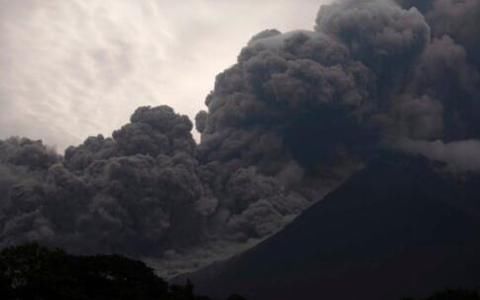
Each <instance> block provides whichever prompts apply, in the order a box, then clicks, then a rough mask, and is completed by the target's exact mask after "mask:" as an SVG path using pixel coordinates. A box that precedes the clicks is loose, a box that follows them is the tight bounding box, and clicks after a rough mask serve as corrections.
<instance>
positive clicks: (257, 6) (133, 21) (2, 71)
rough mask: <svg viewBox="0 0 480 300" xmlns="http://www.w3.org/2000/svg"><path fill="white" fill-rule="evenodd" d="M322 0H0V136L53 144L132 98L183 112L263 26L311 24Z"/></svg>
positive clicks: (191, 109)
mask: <svg viewBox="0 0 480 300" xmlns="http://www.w3.org/2000/svg"><path fill="white" fill-rule="evenodd" d="M325 2H327V1H326V0H302V1H298V0H182V1H172V0H13V1H12V0H0V138H5V137H7V136H11V135H20V136H27V137H31V138H34V139H43V140H44V141H45V142H46V143H48V144H50V145H54V146H56V147H57V148H58V149H59V150H62V149H63V148H64V147H65V146H67V145H70V144H78V143H80V142H82V141H83V140H84V139H85V138H86V137H87V136H89V135H96V134H97V133H102V134H104V135H110V133H111V131H112V130H113V129H116V128H118V127H119V126H120V125H122V124H124V123H125V122H127V120H128V117H129V116H130V114H131V113H132V112H133V110H134V109H135V108H136V107H138V106H140V105H159V104H168V105H171V106H173V107H174V108H175V109H176V110H177V111H178V112H181V113H183V114H188V115H189V116H190V117H193V116H194V115H195V114H196V112H197V111H198V110H200V109H202V108H203V103H204V99H205V96H206V94H207V93H208V92H209V91H210V90H211V89H212V87H213V82H214V77H215V75H216V74H217V73H218V72H220V71H222V70H224V69H225V68H226V67H228V66H229V65H231V64H233V63H234V62H235V59H236V56H237V54H238V53H239V50H240V48H241V47H242V46H243V45H245V43H246V42H247V41H248V39H249V38H250V37H251V36H252V35H253V34H255V33H257V32H259V31H261V30H263V29H266V28H277V29H279V30H281V31H288V30H292V29H311V28H312V27H313V22H314V20H315V16H316V13H317V10H318V8H319V7H320V5H321V3H325Z"/></svg>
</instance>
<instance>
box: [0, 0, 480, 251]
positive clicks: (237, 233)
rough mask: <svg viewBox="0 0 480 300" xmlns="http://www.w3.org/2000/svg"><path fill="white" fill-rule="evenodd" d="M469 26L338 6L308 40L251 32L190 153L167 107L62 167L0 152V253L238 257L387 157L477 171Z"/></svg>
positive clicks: (472, 5) (362, 1)
mask: <svg viewBox="0 0 480 300" xmlns="http://www.w3.org/2000/svg"><path fill="white" fill-rule="evenodd" d="M479 16H480V2H479V1H476V0H464V1H458V0H430V1H409V0H398V1H397V2H394V1H389V0H355V1H354V0H343V1H337V2H336V3H333V4H331V5H326V6H323V7H322V8H321V9H320V11H319V13H318V17H317V19H316V26H315V30H313V31H293V32H288V33H281V32H279V31H277V30H266V31H263V32H261V33H259V34H257V35H255V36H254V37H253V38H252V39H251V40H250V41H249V42H248V44H247V46H246V47H245V48H244V49H242V51H241V53H240V55H239V56H238V62H237V63H236V64H235V65H233V66H232V67H230V68H229V69H227V70H225V71H224V72H222V73H221V74H219V75H218V76H217V78H216V83H215V87H214V90H213V91H212V92H211V93H210V94H209V95H208V97H207V99H206V105H207V108H208V109H207V111H201V112H200V113H199V114H198V115H197V116H196V118H195V125H196V128H197V130H198V131H199V132H200V133H201V142H200V144H198V145H197V144H195V142H194V140H193V139H192V136H191V133H190V132H191V130H192V127H193V125H192V122H191V121H190V120H188V118H187V117H185V116H180V115H178V114H176V113H175V112H174V111H173V110H172V109H171V108H169V107H166V106H160V107H155V108H150V107H142V108H139V109H137V111H136V112H135V113H134V114H133V115H132V117H131V122H130V123H129V124H127V125H125V126H124V127H122V128H121V129H119V130H117V131H115V132H114V133H113V135H112V137H111V138H104V137H103V136H97V137H90V138H88V139H87V140H86V141H85V142H84V143H83V144H82V145H80V146H77V147H70V148H68V149H67V150H66V152H65V156H64V157H60V156H58V155H56V154H55V153H54V152H53V151H51V150H49V149H48V148H46V147H45V146H43V145H42V144H41V142H35V141H30V140H26V139H18V138H12V139H9V140H6V141H3V142H1V143H0V192H1V196H0V197H1V198H0V199H1V200H0V208H1V214H0V245H2V246H5V245H9V244H15V243H19V242H22V241H25V240H33V239H34V240H40V241H43V242H46V243H51V244H54V245H60V246H64V247H66V248H69V249H71V250H74V251H81V252H99V251H102V252H103V251H106V252H121V253H127V254H130V255H136V256H142V255H156V256H159V255H160V254H161V253H162V252H163V251H166V253H169V255H170V254H171V253H173V252H172V251H186V252H188V249H191V248H192V247H197V248H198V247H199V246H201V245H203V244H205V243H209V242H211V241H230V242H232V243H248V242H250V241H252V239H253V240H255V239H262V238H265V237H267V236H269V235H271V234H272V233H274V232H275V231H277V230H279V229H280V228H281V227H282V226H283V225H284V224H286V223H287V222H289V221H290V220H291V219H292V218H294V217H295V216H297V215H298V214H299V213H300V212H301V211H303V210H304V209H305V208H307V207H308V206H309V205H310V204H311V203H312V202H313V201H317V200H319V199H321V198H322V197H323V195H325V194H326V193H328V192H329V191H331V190H332V189H333V188H335V187H336V186H338V185H339V184H341V182H342V181H343V180H344V179H345V178H347V177H348V176H349V175H350V174H352V173H353V172H354V171H356V170H357V169H358V168H359V167H361V166H362V164H363V163H364V162H365V161H366V160H367V159H368V158H369V157H370V156H371V155H372V154H374V153H375V150H377V149H379V148H382V147H385V146H387V147H398V148H400V149H403V150H405V151H407V152H413V153H416V154H422V155H425V156H428V157H430V158H432V159H435V160H440V161H444V162H447V163H448V164H449V165H450V166H453V168H455V169H456V170H468V171H472V170H473V171H475V170H478V169H480V167H479V166H480V164H478V161H480V153H479V152H478V151H477V149H478V148H479V146H478V142H477V141H476V140H477V139H480V75H479V72H480V56H479V55H480V46H479V45H480V44H479V41H480V39H479V30H480V17H479ZM465 153H466V154H465ZM462 155H468V158H469V159H468V160H465V159H462V158H461V157H462ZM470 160H472V161H474V162H475V163H474V164H468V161H470ZM455 166H456V167H455ZM472 166H473V167H472Z"/></svg>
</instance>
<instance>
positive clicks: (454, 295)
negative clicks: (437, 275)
mask: <svg viewBox="0 0 480 300" xmlns="http://www.w3.org/2000/svg"><path fill="white" fill-rule="evenodd" d="M404 300H414V299H413V298H405V299H404ZM424 300H480V296H479V295H478V292H476V291H468V290H446V291H443V292H439V293H435V294H434V295H433V296H431V297H428V298H425V299H424Z"/></svg>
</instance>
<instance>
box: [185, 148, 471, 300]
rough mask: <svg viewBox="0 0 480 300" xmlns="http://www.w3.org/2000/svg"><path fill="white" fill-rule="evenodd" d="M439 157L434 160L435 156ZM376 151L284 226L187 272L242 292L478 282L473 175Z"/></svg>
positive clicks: (340, 295)
mask: <svg viewBox="0 0 480 300" xmlns="http://www.w3.org/2000/svg"><path fill="white" fill-rule="evenodd" d="M437 167H438V166H437ZM435 169H436V167H435V166H432V164H431V163H430V162H428V161H426V160H423V159H421V158H412V157H406V156H403V155H397V154H386V153H384V154H382V156H381V157H379V158H378V159H376V160H374V161H372V162H371V163H370V164H369V165H368V167H367V168H365V169H364V170H362V171H361V172H359V173H358V174H356V175H354V176H353V177H352V178H351V179H350V180H349V181H348V182H346V183H345V184H344V185H343V186H342V187H341V188H339V189H338V190H337V191H336V192H334V193H332V194H331V195H329V196H327V197H326V198H325V200H323V201H321V202H320V203H317V204H316V205H314V206H313V207H311V208H310V209H309V210H308V211H306V212H305V213H304V214H303V215H302V216H300V217H298V218H297V219H296V220H295V221H294V222H293V223H292V224H290V225H289V226H287V228H285V229H284V230H283V231H281V232H280V233H278V234H277V235H275V236H274V237H272V238H270V239H269V240H267V241H266V242H264V243H262V244H260V245H259V246H257V247H256V248H254V249H252V250H250V251H248V252H247V253H245V254H243V255H241V256H239V257H236V258H234V259H232V260H230V261H227V262H224V263H222V264H217V265H214V266H211V267H209V268H207V269H204V270H202V271H199V272H197V273H195V274H191V275H189V277H190V278H191V279H192V280H193V282H194V283H195V284H196V286H197V287H198V288H199V289H200V291H201V292H202V293H207V294H209V295H211V296H224V295H225V294H226V292H227V291H230V292H232V291H234V292H238V293H241V294H243V295H245V296H247V298H248V299H251V300H255V299H262V300H268V299H272V300H273V299H276V300H282V299H285V300H287V299H288V300H290V299H329V300H332V299H333V300H335V299H338V300H343V299H345V300H346V299H369V300H374V299H379V300H380V299H381V300H388V299H400V298H401V297H403V296H407V295H408V296H425V295H427V294H428V293H430V292H432V291H433V290H437V289H442V288H446V287H466V288H472V287H473V288H476V287H479V286H480V254H479V253H480V218H479V212H480V209H479V208H480V199H478V198H480V197H478V196H480V185H479V184H478V183H480V181H479V180H478V177H475V176H463V177H460V176H455V177H454V176H453V175H448V174H441V172H439V171H438V170H435Z"/></svg>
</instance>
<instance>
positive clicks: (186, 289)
mask: <svg viewBox="0 0 480 300" xmlns="http://www.w3.org/2000/svg"><path fill="white" fill-rule="evenodd" d="M318 297H319V298H321V291H319V295H318ZM315 298H316V297H315ZM0 299H2V300H3V299H5V300H33V299H34V300H64V299H69V300H212V299H210V298H208V297H205V296H197V295H195V294H194V286H193V284H192V283H191V282H187V283H186V284H185V285H183V286H182V285H169V284H168V283H167V282H166V281H164V280H163V279H161V278H160V277H158V276H156V275H155V273H154V272H153V270H152V269H151V268H149V267H147V266H146V265H145V264H144V263H143V262H140V261H136V260H132V259H129V258H126V257H123V256H119V255H96V256H75V255H70V254H67V253H66V252H64V251H63V250H61V249H48V248H46V247H42V246H40V245H38V244H36V243H31V244H27V245H22V246H16V247H9V248H5V249H3V250H2V251H0ZM227 300H245V298H243V297H241V296H239V295H232V296H230V297H229V298H228V299H227ZM403 300H480V296H479V294H478V292H476V291H465V290H447V291H443V292H439V293H436V294H434V295H433V296H431V297H428V298H425V299H413V298H404V299H403Z"/></svg>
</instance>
